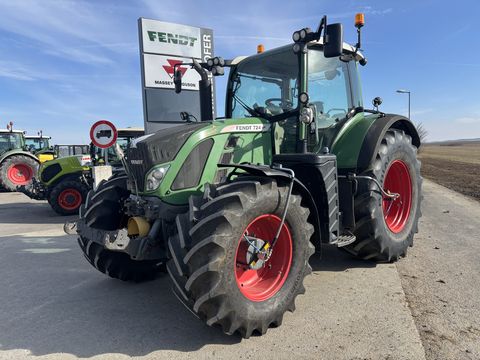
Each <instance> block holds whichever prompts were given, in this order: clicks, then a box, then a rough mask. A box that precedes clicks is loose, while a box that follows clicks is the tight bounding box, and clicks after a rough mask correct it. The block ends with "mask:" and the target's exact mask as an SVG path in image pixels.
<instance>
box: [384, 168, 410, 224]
mask: <svg viewBox="0 0 480 360" xmlns="http://www.w3.org/2000/svg"><path fill="white" fill-rule="evenodd" d="M383 188H384V190H385V191H387V192H388V191H389V192H390V193H397V194H399V195H400V196H399V197H397V198H396V199H392V198H388V197H384V198H383V216H384V218H385V223H386V224H387V226H388V228H389V229H390V231H391V232H393V233H399V232H401V231H402V230H403V229H404V227H405V225H406V223H407V221H408V218H409V216H410V208H411V205H412V180H411V178H410V172H409V170H408V166H407V164H406V163H405V162H403V161H402V160H395V161H393V162H392V163H391V164H390V166H389V168H388V170H387V173H386V175H385V180H384V182H383Z"/></svg>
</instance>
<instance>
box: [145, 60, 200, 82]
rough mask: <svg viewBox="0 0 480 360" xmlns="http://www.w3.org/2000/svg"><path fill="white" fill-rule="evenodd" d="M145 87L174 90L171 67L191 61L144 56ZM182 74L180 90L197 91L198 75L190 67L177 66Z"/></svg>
mask: <svg viewBox="0 0 480 360" xmlns="http://www.w3.org/2000/svg"><path fill="white" fill-rule="evenodd" d="M143 59H144V68H145V74H146V75H147V76H146V77H145V86H146V87H147V88H162V89H175V85H174V84H173V67H174V66H175V64H182V63H184V62H191V60H188V59H185V58H180V57H177V56H170V55H169V56H164V55H152V54H144V55H143ZM177 70H180V71H181V72H182V75H183V77H182V89H183V90H198V82H199V80H200V75H198V73H197V72H196V71H195V70H193V69H191V68H190V66H182V65H177Z"/></svg>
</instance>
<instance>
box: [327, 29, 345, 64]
mask: <svg viewBox="0 0 480 360" xmlns="http://www.w3.org/2000/svg"><path fill="white" fill-rule="evenodd" d="M326 30H327V31H326V33H327V41H326V43H325V44H324V45H323V54H324V55H325V57H326V58H333V57H338V56H340V55H342V52H343V25H342V24H340V23H338V24H330V25H327V29H326Z"/></svg>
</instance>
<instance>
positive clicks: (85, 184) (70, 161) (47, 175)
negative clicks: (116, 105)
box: [18, 128, 144, 215]
mask: <svg viewBox="0 0 480 360" xmlns="http://www.w3.org/2000/svg"><path fill="white" fill-rule="evenodd" d="M143 134H144V131H143V129H135V128H126V129H119V130H118V138H117V144H118V146H119V147H120V148H123V149H126V148H127V147H128V144H129V143H130V141H131V140H132V139H135V138H137V137H139V136H142V135H143ZM80 150H87V151H84V152H83V153H78V151H80ZM55 151H56V154H57V156H58V157H57V158H56V159H55V160H51V161H47V162H45V163H42V164H41V165H40V169H39V170H38V176H37V177H34V178H33V181H32V184H31V185H30V186H21V187H19V188H18V191H20V192H23V193H24V194H26V195H27V196H28V197H30V198H32V199H35V200H48V203H49V204H50V206H51V207H52V209H53V210H54V211H55V212H56V213H57V214H59V215H75V214H78V209H79V207H80V205H81V204H83V203H84V202H85V199H86V196H87V193H88V191H89V190H90V189H91V188H92V187H93V182H94V179H93V175H92V166H98V165H106V164H108V165H111V166H112V168H113V172H114V174H115V173H118V172H122V171H123V170H122V162H121V160H120V159H119V158H118V157H117V154H116V152H115V150H114V149H113V148H108V149H105V151H104V150H102V149H99V148H97V147H95V146H94V145H93V144H90V146H81V145H68V146H67V145H66V146H57V147H55ZM65 152H67V153H74V154H76V155H72V156H62V155H66V154H64V153H65ZM77 153H78V154H77Z"/></svg>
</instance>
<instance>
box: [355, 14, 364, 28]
mask: <svg viewBox="0 0 480 360" xmlns="http://www.w3.org/2000/svg"><path fill="white" fill-rule="evenodd" d="M363 25H365V15H364V14H363V13H358V14H355V27H356V28H358V29H360V28H361V27H362V26H363Z"/></svg>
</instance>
